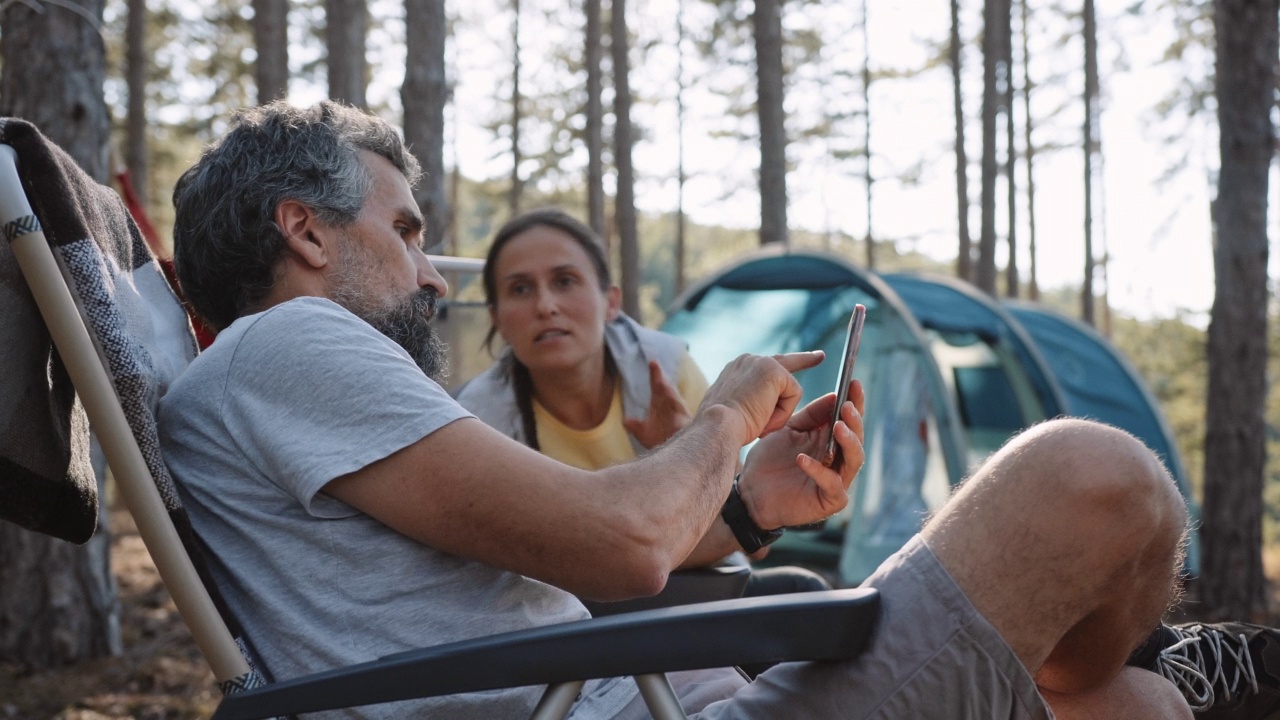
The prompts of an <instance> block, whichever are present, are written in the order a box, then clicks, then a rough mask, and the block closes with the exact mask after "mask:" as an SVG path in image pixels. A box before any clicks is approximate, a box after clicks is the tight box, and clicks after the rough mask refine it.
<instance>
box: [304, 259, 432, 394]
mask: <svg viewBox="0 0 1280 720" xmlns="http://www.w3.org/2000/svg"><path fill="white" fill-rule="evenodd" d="M351 242H353V241H351V240H350V239H348V243H347V244H346V246H345V247H343V248H342V250H341V252H342V253H343V255H344V257H343V262H342V270H341V271H340V272H339V273H338V277H337V278H336V280H335V282H334V284H333V286H332V288H331V291H330V292H331V294H332V299H333V301H334V302H336V303H338V304H339V305H341V306H342V307H344V308H346V309H347V310H348V311H350V312H351V313H352V314H353V315H355V316H356V317H358V318H360V319H361V320H364V321H365V322H367V323H369V324H370V325H372V326H373V328H374V329H375V330H377V331H378V332H380V333H382V334H383V335H386V336H387V337H388V338H391V340H392V341H393V342H395V344H397V345H399V346H400V347H402V348H404V350H405V352H407V353H409V357H410V358H413V361H414V363H416V364H417V366H418V367H419V368H421V369H422V372H424V373H426V375H427V377H429V378H431V379H432V380H435V381H436V382H438V383H441V384H443V383H444V379H445V378H446V377H447V376H448V375H449V356H448V346H447V345H445V344H444V342H443V341H441V340H440V337H439V336H438V335H436V332H435V329H434V328H432V327H431V319H432V318H434V317H435V315H436V300H437V293H436V289H435V288H432V287H424V288H421V289H419V290H418V291H417V292H414V293H413V294H411V295H409V296H407V297H403V298H401V299H399V300H387V299H379V298H376V297H374V296H373V293H372V292H371V290H372V287H371V285H372V283H374V282H376V280H375V278H377V277H379V276H380V273H378V272H377V271H376V270H377V268H374V267H372V265H371V264H370V263H368V262H365V261H363V260H364V259H363V258H359V259H357V257H355V254H354V252H352V248H351V247H350V244H351Z"/></svg>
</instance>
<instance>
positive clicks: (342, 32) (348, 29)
mask: <svg viewBox="0 0 1280 720" xmlns="http://www.w3.org/2000/svg"><path fill="white" fill-rule="evenodd" d="M324 10H325V43H326V45H327V46H328V51H329V65H328V67H329V98H330V99H332V100H340V101H342V102H345V103H349V104H351V105H354V106H356V107H360V108H362V107H367V106H368V103H367V102H366V100H365V88H366V87H367V86H368V79H367V74H368V69H367V64H366V62H365V36H366V34H367V29H368V26H369V8H368V7H367V6H366V4H365V2H364V0H325V3H324ZM420 31H421V28H411V29H410V31H409V32H410V33H414V32H420Z"/></svg>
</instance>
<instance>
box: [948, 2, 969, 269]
mask: <svg viewBox="0 0 1280 720" xmlns="http://www.w3.org/2000/svg"><path fill="white" fill-rule="evenodd" d="M962 48H963V45H962V44H961V41H960V0H951V44H950V47H949V48H948V49H949V53H950V56H951V99H952V103H953V104H954V106H955V115H956V118H955V119H956V135H955V138H956V141H955V155H956V216H957V227H958V228H959V239H960V245H959V248H958V249H957V252H956V276H958V277H960V278H961V279H964V280H972V279H973V247H972V245H973V240H972V239H971V238H970V237H969V155H968V152H967V151H966V150H965V146H964V126H965V119H964V94H963V92H962V89H961V88H962V83H961V80H962V73H961V70H962V68H961V54H960V51H961V49H962Z"/></svg>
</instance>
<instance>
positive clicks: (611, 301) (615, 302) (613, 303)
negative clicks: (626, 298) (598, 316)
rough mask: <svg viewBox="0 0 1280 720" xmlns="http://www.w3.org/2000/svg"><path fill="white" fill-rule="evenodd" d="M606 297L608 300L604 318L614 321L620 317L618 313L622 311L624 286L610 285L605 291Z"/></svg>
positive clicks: (607, 320)
mask: <svg viewBox="0 0 1280 720" xmlns="http://www.w3.org/2000/svg"><path fill="white" fill-rule="evenodd" d="M604 298H605V301H606V302H608V307H607V308H606V309H605V315H604V319H605V321H606V322H613V321H614V320H617V319H618V313H620V312H622V288H620V287H618V286H617V285H610V286H609V289H608V290H606V291H605V293H604Z"/></svg>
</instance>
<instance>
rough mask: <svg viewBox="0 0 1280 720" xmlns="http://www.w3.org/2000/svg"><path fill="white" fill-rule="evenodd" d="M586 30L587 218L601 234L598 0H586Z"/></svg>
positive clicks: (602, 198)
mask: <svg viewBox="0 0 1280 720" xmlns="http://www.w3.org/2000/svg"><path fill="white" fill-rule="evenodd" d="M586 6H587V7H586V11H587V31H586V53H585V59H586V63H587V117H586V122H587V128H586V129H587V222H588V224H590V225H591V229H592V230H595V231H596V234H597V235H600V236H601V237H604V235H605V229H604V105H603V104H602V103H603V101H602V100H601V95H602V90H601V88H602V86H603V84H604V82H603V75H602V73H601V70H600V60H601V54H602V52H603V48H602V45H601V37H600V33H601V28H600V0H586Z"/></svg>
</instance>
